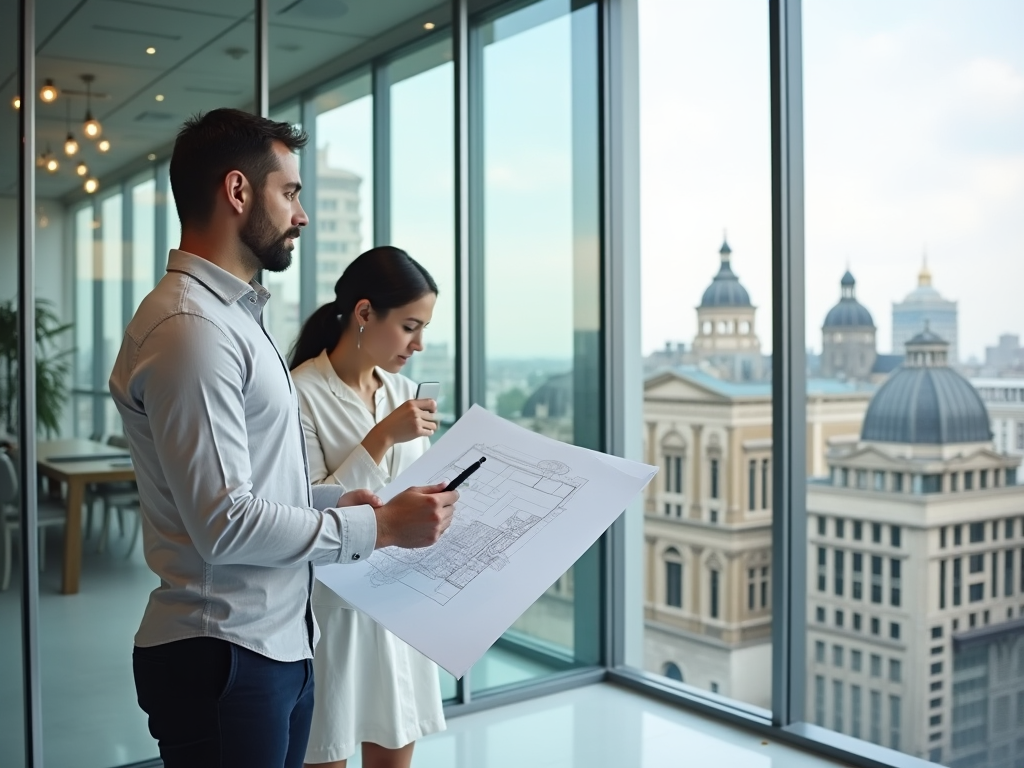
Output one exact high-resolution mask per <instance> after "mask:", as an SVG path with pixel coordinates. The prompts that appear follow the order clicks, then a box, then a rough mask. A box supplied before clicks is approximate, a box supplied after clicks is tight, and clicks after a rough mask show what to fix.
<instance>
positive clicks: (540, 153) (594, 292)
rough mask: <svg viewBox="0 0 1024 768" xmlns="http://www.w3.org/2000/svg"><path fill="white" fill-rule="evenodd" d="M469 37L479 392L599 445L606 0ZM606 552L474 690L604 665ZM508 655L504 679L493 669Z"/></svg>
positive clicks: (560, 586)
mask: <svg viewBox="0 0 1024 768" xmlns="http://www.w3.org/2000/svg"><path fill="white" fill-rule="evenodd" d="M470 45H471V53H470V60H471V62H472V61H475V62H479V66H480V73H479V80H478V81H477V82H478V87H476V88H474V90H473V94H474V96H475V97H476V98H477V99H479V103H478V104H476V105H475V106H474V108H473V110H474V111H473V114H472V115H471V128H470V133H471V144H470V152H471V163H472V162H473V161H476V162H477V163H478V165H476V167H475V168H472V173H473V180H472V188H473V190H475V191H474V192H473V199H474V201H481V202H480V203H479V205H478V206H477V205H475V204H474V205H472V206H471V216H472V217H473V218H472V225H471V226H472V227H473V230H474V234H473V236H472V238H471V258H473V264H472V269H473V288H472V289H471V290H480V291H482V294H479V295H478V298H477V300H478V301H479V299H480V298H482V305H483V309H482V315H483V316H482V318H480V319H481V320H482V333H481V334H480V337H478V338H479V340H480V341H482V344H481V345H480V346H482V351H483V359H482V360H476V361H471V363H472V364H474V365H475V366H477V367H476V368H475V370H476V372H477V379H476V381H477V382H478V383H477V384H476V385H475V386H476V393H475V397H476V398H477V399H478V400H480V401H482V402H483V403H484V404H485V405H486V406H487V407H489V408H491V409H492V410H495V411H496V412H497V413H499V414H500V415H502V416H505V417H506V418H509V419H512V420H513V421H516V422H518V423H519V424H521V425H523V426H525V427H527V428H529V429H533V430H536V431H538V432H541V433H543V434H546V435H548V436H550V437H554V438H556V439H559V440H564V441H568V442H573V443H575V444H577V445H583V446H585V447H588V448H600V447H601V422H602V418H601V407H600V404H601V399H600V398H601V396H602V394H601V355H600V349H601V333H600V307H601V293H600V291H601V285H600V270H599V266H600V246H599V243H600V230H599V220H600V217H599V203H600V197H599V185H598V183H599V182H598V180H599V174H598V162H599V153H598V144H597V130H598V114H599V113H598V100H597V94H598V89H597V8H596V6H595V5H587V6H584V7H581V8H579V9H577V10H574V11H572V10H570V4H569V3H568V2H560V1H558V0H545V1H544V2H540V3H536V4H533V5H530V6H528V7H526V8H523V9H521V10H517V11H514V12H513V13H510V14H508V15H505V16H501V17H499V18H495V19H493V20H491V21H488V22H487V23H484V24H483V25H481V26H480V27H478V28H476V29H475V30H474V31H473V35H472V38H471V42H470ZM471 300H472V295H471ZM479 331H480V328H479V327H478V328H476V329H474V333H477V332H479ZM481 367H482V370H481ZM481 374H482V381H481V379H480V375H481ZM481 384H482V386H480V385H481ZM597 555H598V552H597V551H596V549H595V550H592V551H591V552H590V553H588V554H587V555H586V556H585V557H584V558H583V559H582V560H581V561H580V562H579V563H578V564H577V565H576V566H575V567H574V568H573V570H571V571H569V572H568V573H567V574H565V575H564V576H563V577H562V578H561V579H559V581H558V582H557V583H556V584H555V585H554V586H552V587H551V589H549V590H548V591H547V592H546V593H545V594H544V595H543V596H542V597H541V599H540V600H538V602H537V603H535V604H534V605H533V606H532V607H531V608H530V609H529V610H527V612H526V613H525V614H524V615H523V616H522V617H521V618H520V619H519V620H518V621H517V622H516V624H515V625H514V626H513V629H512V630H511V631H510V632H509V633H507V634H506V635H505V636H504V637H503V638H502V639H501V640H500V641H499V642H498V644H497V646H495V648H494V649H492V650H491V651H490V652H489V653H488V655H487V656H485V658H484V661H483V662H481V663H480V664H478V665H477V666H476V667H474V669H473V677H472V686H473V688H474V689H475V690H481V689H485V688H492V687H495V686H499V685H502V684H503V683H509V682H515V681H518V680H523V679H527V678H530V677H536V676H538V675H541V674H546V673H549V672H551V671H555V670H557V669H560V668H566V667H569V666H573V665H576V664H593V663H596V662H597V661H598V659H599V658H600V652H601V649H600V643H599V632H598V631H597V630H598V627H599V621H600V611H599V606H600V579H599V577H598V573H599V570H598V568H599V565H598V559H597ZM505 659H507V660H508V664H507V666H506V667H505V669H506V670H507V671H506V672H505V674H503V675H498V674H492V673H491V672H490V671H489V670H493V669H498V667H497V666H496V664H497V663H498V662H499V661H502V660H505ZM530 659H539V660H542V661H543V662H544V663H543V664H541V665H538V664H536V663H527V662H529V660H530Z"/></svg>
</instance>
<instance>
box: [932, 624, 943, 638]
mask: <svg viewBox="0 0 1024 768" xmlns="http://www.w3.org/2000/svg"><path fill="white" fill-rule="evenodd" d="M941 638H942V627H932V640H940V639H941Z"/></svg>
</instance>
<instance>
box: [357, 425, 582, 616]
mask: <svg viewBox="0 0 1024 768" xmlns="http://www.w3.org/2000/svg"><path fill="white" fill-rule="evenodd" d="M481 456H486V457H487V461H486V462H485V463H484V465H483V466H482V467H481V468H480V469H479V470H478V471H477V472H475V473H474V474H473V475H472V476H471V477H470V478H469V480H467V481H466V483H465V484H463V486H462V487H461V488H460V489H459V494H460V498H459V502H458V504H457V505H456V508H455V516H454V518H453V520H452V525H451V527H450V528H449V529H448V531H446V532H445V534H444V535H443V536H442V537H441V539H440V540H439V541H438V542H437V543H436V544H434V545H433V546H431V547H427V548H425V549H400V548H398V547H387V548H385V549H381V550H378V551H377V552H375V553H374V554H373V556H372V557H371V558H370V560H369V565H370V566H371V570H370V571H369V573H368V574H367V578H368V579H369V580H370V583H371V584H372V585H373V586H375V587H377V586H383V585H389V584H394V583H395V582H400V583H402V584H404V585H406V586H408V587H411V588H413V589H415V590H417V591H418V592H420V593H421V594H423V595H425V596H426V597H429V598H430V599H431V600H434V601H435V602H437V603H439V604H441V605H444V604H445V603H447V602H448V601H449V600H451V599H452V598H453V597H455V596H456V595H458V594H459V592H460V591H461V590H462V589H463V588H465V587H466V586H467V585H469V584H470V583H471V582H472V581H473V579H475V578H476V577H477V576H479V575H480V574H481V573H483V572H484V571H486V570H487V569H488V568H491V569H493V570H496V571H500V570H502V569H503V568H504V567H505V566H506V565H508V563H509V560H510V558H513V557H514V556H515V553H516V552H517V551H519V550H520V549H521V548H522V546H523V545H524V544H526V542H527V541H529V540H530V539H531V538H533V537H534V536H535V535H536V534H537V533H538V531H540V530H541V529H542V528H543V527H544V526H546V525H547V524H548V523H550V522H551V521H552V520H554V519H555V518H556V517H557V516H558V515H559V514H561V513H562V512H563V511H565V509H566V505H567V503H568V502H569V500H570V499H572V497H573V496H574V495H575V494H576V493H577V492H578V491H579V490H580V488H582V487H583V486H584V485H585V484H586V482H587V481H586V480H584V479H582V478H580V477H576V476H573V474H572V469H571V468H570V467H569V466H568V465H566V464H564V463H563V462H561V461H555V460H552V459H545V460H540V459H537V458H536V457H533V456H529V455H527V454H524V453H521V452H519V451H515V450H513V449H511V448H508V447H507V446H504V445H493V446H492V445H485V444H482V443H477V444H475V445H474V446H473V447H472V448H470V449H469V450H467V451H465V452H464V453H462V454H461V455H460V456H459V457H458V458H457V459H455V460H454V461H452V462H450V463H449V464H447V465H445V466H444V468H442V469H441V470H440V471H438V472H436V473H434V475H433V476H432V477H431V480H430V482H431V483H436V482H440V481H442V480H444V479H446V478H453V477H455V476H456V475H457V474H458V473H459V472H461V471H462V470H464V469H465V468H466V467H468V466H469V465H470V464H472V463H473V462H475V461H477V460H478V459H479V458H480V457H481Z"/></svg>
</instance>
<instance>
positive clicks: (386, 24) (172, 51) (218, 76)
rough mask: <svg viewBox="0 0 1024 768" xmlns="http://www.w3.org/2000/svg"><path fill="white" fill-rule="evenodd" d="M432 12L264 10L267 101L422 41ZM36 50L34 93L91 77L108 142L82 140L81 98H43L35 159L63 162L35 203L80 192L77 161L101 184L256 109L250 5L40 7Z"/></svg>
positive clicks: (11, 84) (203, 1)
mask: <svg viewBox="0 0 1024 768" xmlns="http://www.w3.org/2000/svg"><path fill="white" fill-rule="evenodd" d="M434 8H438V0H387V1H386V2H382V1H381V0H269V16H270V41H269V49H270V89H271V92H273V91H274V90H275V89H278V88H280V87H282V86H286V85H287V84H288V83H290V82H293V81H294V80H296V79H298V78H300V77H301V76H302V75H303V74H304V73H308V72H309V71H311V70H314V69H316V68H318V67H320V66H323V65H325V64H327V63H328V62H330V61H331V60H333V59H335V58H337V57H339V56H342V55H343V54H345V53H347V52H350V51H352V50H353V49H355V48H357V47H358V46H360V45H362V44H363V43H365V42H366V41H368V40H370V39H372V38H375V37H378V36H380V35H382V34H384V33H385V32H387V31H389V30H393V29H395V28H399V27H400V26H401V25H403V24H409V25H415V28H416V30H417V31H416V34H424V35H425V34H427V33H426V31H425V30H423V26H422V25H423V17H424V14H428V15H429V12H430V11H431V9H434ZM0 15H2V18H3V19H4V20H5V22H9V23H5V24H4V25H3V31H0V147H5V148H9V149H4V150H3V151H0V194H3V195H15V194H17V152H16V151H15V148H16V147H17V112H16V111H15V110H14V109H13V108H12V106H11V102H12V99H13V98H14V96H15V94H16V90H17V77H16V70H15V65H16V60H17V37H16V34H17V26H16V24H15V23H14V22H15V20H16V19H17V3H16V1H15V0H0ZM445 21H446V19H438V20H437V23H438V24H439V25H443V23H444V22H445ZM36 43H37V57H36V75H37V86H36V93H37V94H38V90H39V88H40V87H41V86H42V85H43V83H44V81H45V80H46V79H52V80H53V81H54V83H55V84H56V85H57V87H58V88H60V89H62V91H64V90H72V91H81V92H83V93H84V91H85V90H86V88H85V84H84V82H83V81H82V80H81V75H83V74H91V75H94V76H95V81H94V82H93V84H92V91H93V93H96V94H99V95H100V97H99V98H96V97H94V98H93V100H92V113H93V115H94V116H95V117H97V118H98V119H99V120H100V122H101V123H102V126H103V136H102V138H105V139H109V141H110V142H111V149H110V151H109V152H108V153H107V154H102V153H100V152H99V151H98V150H97V148H96V145H95V142H94V141H91V140H89V139H86V138H85V137H84V136H83V134H82V122H83V118H84V115H85V111H86V99H85V96H84V95H83V96H76V95H68V94H66V93H63V92H62V93H61V95H60V96H59V97H58V98H57V100H56V101H55V102H53V103H50V104H46V103H43V102H42V101H40V100H39V99H38V97H37V98H36V105H37V112H36V142H37V149H38V151H39V152H43V151H45V150H46V148H47V146H49V148H50V150H52V151H53V153H54V155H55V156H56V158H57V160H58V161H59V162H60V169H59V170H58V171H57V172H56V173H54V174H50V173H47V172H46V171H45V170H42V169H39V170H37V173H36V183H37V187H36V195H37V197H38V198H59V197H63V196H64V195H66V194H68V193H71V192H74V191H75V190H78V189H81V186H82V182H83V179H81V178H79V177H78V176H77V175H75V172H74V167H75V165H77V163H78V162H79V161H83V162H85V163H86V164H87V165H88V167H89V175H91V176H95V177H96V178H98V179H99V181H100V184H101V185H102V183H103V178H104V175H109V174H112V173H116V172H118V170H119V169H122V168H124V167H126V166H128V165H129V164H131V163H137V162H138V161H139V159H140V158H146V157H147V156H148V155H149V154H150V153H153V152H160V151H161V149H162V148H166V147H167V146H168V144H169V143H170V142H172V141H173V139H174V135H175V133H176V131H177V129H178V126H180V124H181V122H182V121H183V120H184V119H185V118H186V117H188V116H189V115H191V114H193V113H195V112H199V111H205V110H209V109H214V108H216V107H222V106H233V107H241V108H245V107H247V106H248V105H250V104H251V103H252V100H253V91H252V88H253V71H254V67H255V61H254V57H253V49H254V47H255V25H254V21H253V2H252V0H36ZM148 47H153V48H155V49H156V53H155V54H152V55H151V54H148V53H147V52H146V49H147V48H148ZM158 96H162V97H163V98H162V100H157V97H158ZM69 105H70V127H71V131H72V132H73V133H74V135H75V138H76V139H77V140H78V143H79V144H80V146H81V149H80V150H79V153H78V155H76V156H75V157H73V158H68V157H66V156H65V154H64V151H63V146H64V140H65V137H66V135H67V130H68V128H67V110H68V107H69ZM160 159H164V158H160V157H157V158H156V159H155V160H156V161H159V160H160Z"/></svg>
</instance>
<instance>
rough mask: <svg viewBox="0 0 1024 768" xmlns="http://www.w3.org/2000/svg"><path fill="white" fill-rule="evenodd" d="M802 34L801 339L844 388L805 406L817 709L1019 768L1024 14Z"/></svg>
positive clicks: (935, 14) (901, 14)
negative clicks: (826, 402) (1018, 252)
mask: <svg viewBox="0 0 1024 768" xmlns="http://www.w3.org/2000/svg"><path fill="white" fill-rule="evenodd" d="M803 22H804V30H803V45H804V67H803V73H804V89H805V90H804V105H805V121H804V125H805V136H806V145H805V146H806V150H805V156H806V162H805V168H806V184H807V194H806V200H807V203H806V244H807V257H806V285H807V307H806V312H807V317H806V324H807V329H808V330H807V334H808V335H807V347H808V348H809V349H811V350H812V352H813V354H812V355H811V358H810V367H811V370H812V371H816V372H818V375H820V377H821V379H822V380H823V381H826V382H828V386H830V387H832V389H833V391H835V392H839V391H841V389H843V388H845V389H846V391H847V394H845V395H843V396H842V402H843V406H842V407H843V409H844V410H845V414H844V416H843V417H842V418H838V416H839V414H838V413H836V417H835V418H833V419H831V420H830V421H831V423H826V424H822V425H820V426H819V425H818V424H816V423H815V421H814V419H813V417H812V415H811V414H812V413H814V412H815V411H817V410H819V409H820V408H821V406H819V405H817V404H816V403H815V400H814V399H813V397H809V398H808V421H809V422H810V423H809V425H808V426H809V432H808V434H809V437H811V436H813V440H814V441H815V442H812V445H813V446H814V447H815V448H816V450H815V453H814V456H815V463H814V466H813V467H811V468H810V471H809V473H808V474H809V475H810V477H809V479H808V486H807V509H808V516H809V519H808V522H809V525H808V536H809V542H808V546H809V550H808V552H809V559H810V565H809V571H808V584H807V592H808V603H807V614H808V628H807V638H808V642H809V643H810V644H812V645H817V644H821V645H823V646H827V647H828V652H827V653H826V654H824V655H823V656H821V657H812V658H811V659H810V660H809V662H808V670H807V676H808V691H807V696H808V700H807V701H808V718H809V719H810V718H813V720H814V721H815V722H817V723H818V724H819V725H823V726H825V727H827V728H831V729H834V730H837V731H840V732H842V733H845V734H850V735H853V736H857V737H859V738H862V739H867V740H870V741H873V742H875V743H878V744H882V745H884V746H887V747H891V748H893V749H897V750H900V751H903V752H907V753H909V754H911V755H915V756H918V757H923V758H927V759H930V760H933V761H935V762H939V763H942V764H943V765H950V766H956V767H957V768H960V767H966V766H971V767H972V768H997V767H998V768H1001V767H1002V766H1009V765H1014V764H1017V763H1020V762H1021V761H1022V760H1024V741H1022V740H1021V738H1020V737H1021V734H1022V733H1024V730H1022V727H1021V726H1022V724H1024V720H1022V719H1021V718H1022V717H1024V620H1022V619H1024V581H1022V576H1024V530H1022V522H1024V521H1022V519H1021V516H1020V515H1021V510H1022V509H1024V485H1022V484H1021V483H1022V480H1021V478H1020V463H1021V451H1020V450H1019V449H1017V448H1016V447H1015V446H1014V444H1013V434H1014V428H1015V425H1016V424H1020V423H1022V422H1024V378H1021V372H1022V371H1024V366H1022V361H1024V353H1022V352H1021V349H1020V343H1019V338H1018V336H1017V335H1016V334H1019V332H1020V331H1021V328H1022V323H1021V319H1022V315H1021V311H1020V297H1019V291H1018V290H1017V286H1019V285H1022V284H1024V263H1022V262H1021V260H1020V259H1012V258H1007V257H1006V254H1008V253H1009V252H1011V251H1012V250H1013V249H1014V248H1015V247H1016V246H1017V244H1018V243H1019V242H1020V240H1021V234H1022V230H1021V217H1020V215H1019V212H1020V210H1021V209H1022V208H1024V186H1022V185H1021V184H1020V183H1019V176H1020V174H1019V172H1018V171H1017V170H1014V169H1020V168H1022V167H1024V142H1022V141H1021V139H1020V137H1021V136H1024V52H1022V50H1021V47H1020V45H1019V44H1018V42H1019V41H1018V37H1019V35H1017V34H1016V33H1015V31H1013V30H1016V29H1020V28H1021V26H1022V25H1024V8H1022V7H1021V6H1020V5H1019V4H1016V3H1000V2H979V3H972V4H971V5H970V6H965V5H959V4H950V3H942V4H931V3H929V4H927V5H926V4H922V3H917V2H898V3H885V4H880V3H862V2H848V1H845V0H844V1H842V2H834V1H832V0H829V1H827V2H825V1H823V0H807V2H805V3H804V5H803ZM1011 179H1014V180H1012V181H1011ZM961 310H962V312H961ZM812 381H813V380H812ZM836 407H837V408H838V406H836ZM819 680H820V681H822V682H821V683H818V682H816V681H819Z"/></svg>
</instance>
